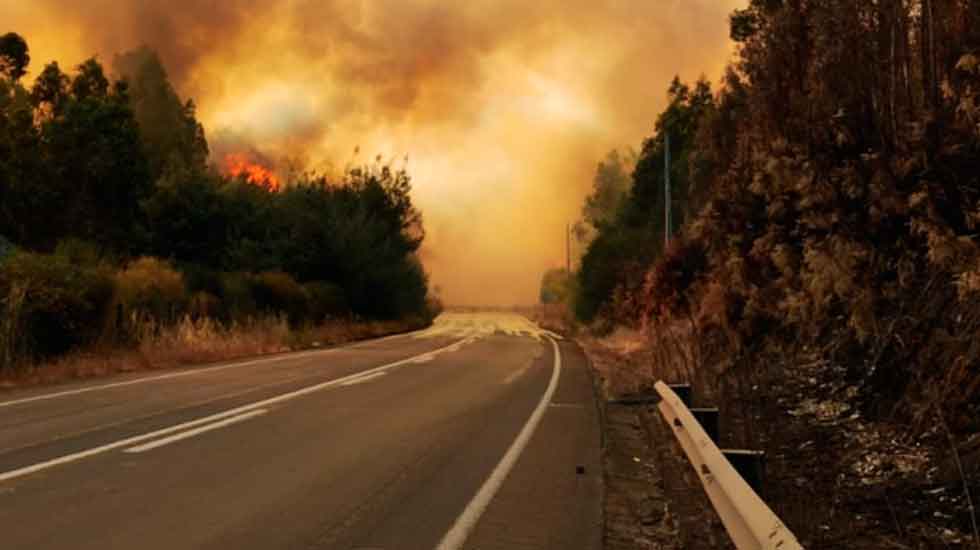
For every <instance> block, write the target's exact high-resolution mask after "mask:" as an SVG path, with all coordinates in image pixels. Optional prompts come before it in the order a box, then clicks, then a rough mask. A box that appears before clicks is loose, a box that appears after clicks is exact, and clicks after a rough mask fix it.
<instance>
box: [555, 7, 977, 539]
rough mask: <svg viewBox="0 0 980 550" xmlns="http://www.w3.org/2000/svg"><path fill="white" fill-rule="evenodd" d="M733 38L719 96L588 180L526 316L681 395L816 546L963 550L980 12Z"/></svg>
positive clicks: (904, 16)
mask: <svg viewBox="0 0 980 550" xmlns="http://www.w3.org/2000/svg"><path fill="white" fill-rule="evenodd" d="M730 31H731V38H732V40H733V41H734V42H735V43H736V45H737V49H736V54H735V56H734V59H733V61H732V62H731V63H730V65H729V66H728V69H727V71H726V73H725V75H724V77H723V79H722V81H721V82H720V83H718V84H717V85H715V86H712V85H711V84H709V83H708V82H707V81H706V80H704V79H702V80H701V81H698V82H696V83H694V84H686V83H684V82H681V81H680V80H675V81H674V82H673V83H672V84H671V85H670V87H669V89H668V90H667V97H668V107H667V108H666V109H665V110H664V111H663V112H662V114H661V115H660V116H659V118H658V119H657V120H656V121H655V125H654V131H653V134H652V135H651V136H650V137H649V138H647V139H646V140H645V141H644V143H643V144H642V147H641V149H640V152H639V154H638V156H637V158H636V159H635V160H634V159H632V158H630V156H629V155H623V154H620V153H616V152H614V153H612V154H610V156H609V157H607V158H606V159H604V160H603V161H602V162H601V163H600V164H599V166H598V170H597V172H596V176H595V178H594V184H593V191H592V194H591V195H590V196H589V198H588V199H587V201H586V204H585V205H584V207H583V212H582V221H581V222H580V224H579V226H580V227H581V228H582V229H581V230H580V231H578V232H577V234H578V235H579V236H580V238H581V239H582V242H583V244H584V245H586V246H587V248H586V251H585V253H584V254H583V256H582V258H581V261H580V263H579V264H578V265H577V266H576V269H575V271H574V272H573V273H572V274H570V275H569V274H566V273H564V270H556V271H553V272H550V273H549V274H547V275H546V276H545V279H544V281H543V283H544V285H543V287H542V301H544V302H559V301H562V300H565V303H566V304H567V307H568V309H569V310H570V311H572V312H573V313H574V315H575V317H576V318H577V319H578V321H579V322H580V323H583V324H584V325H585V326H586V327H588V328H590V329H591V331H592V332H593V333H595V334H599V335H603V334H605V335H610V334H612V333H613V332H614V331H617V330H620V329H619V327H630V328H632V329H635V330H637V331H639V332H640V333H641V334H643V335H644V338H645V342H646V347H645V350H646V351H645V353H646V355H642V356H641V357H639V358H633V359H629V360H628V361H627V362H628V363H629V364H630V365H631V367H630V368H629V369H627V370H629V372H630V375H631V376H632V378H631V379H632V380H633V382H631V383H632V384H633V387H634V389H636V388H637V387H638V388H639V389H640V390H642V389H643V387H644V385H645V384H646V385H648V384H652V382H653V381H654V380H655V378H652V379H651V378H645V377H644V376H650V375H649V374H647V375H644V374H643V373H648V372H649V371H650V368H651V367H650V366H649V365H654V367H653V369H654V374H653V376H659V377H665V378H668V379H671V378H672V379H674V380H681V381H690V382H692V383H693V384H695V387H696V392H700V393H701V394H702V395H706V396H708V399H711V400H713V403H712V404H715V403H717V404H718V405H719V406H720V407H721V408H722V410H723V414H725V415H728V416H727V417H729V418H732V419H733V420H732V423H733V424H732V425H731V427H730V428H729V430H730V432H731V433H729V437H731V438H732V439H731V440H732V441H735V442H737V443H738V444H740V445H746V446H747V448H762V449H766V450H767V451H768V452H770V453H771V454H772V455H773V456H775V457H779V458H778V459H777V460H774V461H773V462H772V463H770V468H771V475H772V478H773V479H774V481H773V482H772V486H771V491H772V492H771V493H770V495H769V496H770V501H771V502H773V503H774V506H775V508H776V509H777V510H778V511H779V512H780V513H782V514H784V516H785V517H786V518H787V521H788V522H789V523H790V524H791V526H792V527H793V528H794V529H796V530H797V533H798V534H800V535H803V536H804V538H805V539H807V540H810V541H813V542H814V547H835V548H836V547H884V546H881V545H883V544H885V542H884V541H885V540H891V541H896V540H903V541H905V542H910V541H912V544H913V546H912V547H933V545H938V544H940V543H941V542H942V543H946V544H952V543H954V542H955V541H956V540H959V539H956V538H955V536H954V535H953V534H952V533H954V532H955V530H951V529H950V527H955V528H956V529H960V530H962V531H961V532H967V533H969V532H971V531H972V532H973V537H972V538H973V539H974V542H975V543H977V544H980V532H978V530H977V528H976V525H977V522H976V516H975V513H974V511H973V510H974V509H973V507H972V504H969V502H970V496H969V492H968V491H966V492H964V491H963V489H964V488H967V487H972V488H973V489H974V490H976V488H977V487H978V485H977V481H976V480H977V477H976V473H977V471H976V464H977V463H978V462H977V460H978V457H980V446H978V445H977V443H976V442H977V441H978V437H977V436H976V434H977V433H978V432H980V414H978V413H980V346H978V342H980V241H978V235H980V230H978V229H980V2H977V1H976V0H876V1H870V2H853V1H851V0H751V2H749V3H748V6H747V7H746V8H745V9H741V10H737V11H735V12H734V13H733V14H731V17H730ZM667 136H669V147H670V155H669V156H670V157H671V159H672V162H671V165H670V168H669V174H670V181H671V190H672V201H671V204H670V205H669V208H670V210H671V212H672V218H673V223H672V225H671V227H670V230H671V231H670V233H671V235H670V236H671V239H670V241H669V244H667V239H666V237H667V231H666V227H665V225H666V224H665V211H666V210H667V206H668V205H666V204H665V191H664V184H665V158H666V157H667V155H666V154H665V153H666V151H665V147H666V146H667V143H668V140H667ZM612 336H615V334H612ZM658 369H659V370H658ZM787 407H788V411H789V412H788V413H787ZM797 418H798V420H797ZM845 426H847V428H845ZM815 442H816V446H815V447H814V446H813V445H814V443H815ZM808 446H809V449H810V450H809V451H808V450H806V449H807V448H808ZM910 457H911V458H910ZM821 476H823V477H821ZM801 479H816V480H817V481H813V482H812V483H811V482H807V484H806V485H805V486H804V487H805V488H806V490H808V491H810V493H808V494H809V495H810V496H809V497H807V504H805V505H803V506H802V508H801V507H800V503H799V499H800V497H799V494H800V491H801V490H803V489H801V486H800V485H799V483H800V481H799V480H801ZM944 480H945V481H944ZM950 480H957V481H956V482H955V483H954V484H953V486H956V487H958V488H957V489H949V488H944V487H943V486H941V484H942V483H949V482H950ZM937 484H938V485H939V486H938V488H937ZM927 490H928V491H929V492H926V491H927ZM946 491H949V493H946ZM940 493H942V494H949V495H953V496H952V497H951V498H945V497H944V498H942V499H936V498H931V497H929V496H927V495H930V494H931V495H936V494H940ZM933 501H934V502H933ZM940 501H944V502H940ZM895 503H900V504H901V507H896V506H894V504H895ZM957 503H958V504H957ZM957 506H960V509H959V511H954V509H955V508H956V507H957ZM922 510H929V511H928V512H925V513H928V514H930V515H931V516H932V517H931V522H930V518H927V517H926V516H924V515H922ZM933 510H934V512H933ZM862 518H863V519H862ZM869 518H870V519H869ZM875 518H877V519H875ZM935 518H940V519H935ZM943 518H948V521H947V519H943ZM824 522H826V523H824ZM930 523H932V525H930ZM936 524H939V525H940V526H939V527H937V526H936ZM971 525H972V527H971ZM847 533H850V535H847ZM859 533H860V534H862V535H861V536H865V535H867V537H868V538H865V539H860V540H861V541H863V542H860V543H859V542H855V541H856V540H857V539H858V538H860V537H857V535H858V534H859ZM882 533H884V534H882ZM879 535H880V537H879V538H872V537H873V536H879ZM957 536H958V535H957ZM835 537H837V538H835ZM919 537H921V538H919ZM947 539H948V540H947ZM816 541H821V542H822V543H823V546H821V545H820V544H816ZM845 541H846V542H845ZM841 544H843V545H844V546H840V545H841ZM896 544H897V543H896ZM954 545H955V544H954ZM896 547H899V546H896ZM902 547H906V546H902ZM947 547H948V546H947Z"/></svg>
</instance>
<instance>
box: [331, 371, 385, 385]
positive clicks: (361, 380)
mask: <svg viewBox="0 0 980 550" xmlns="http://www.w3.org/2000/svg"><path fill="white" fill-rule="evenodd" d="M386 374H388V373H386V372H376V373H374V374H369V375H367V376H362V377H360V378H355V379H353V380H351V381H349V382H344V383H343V384H341V386H345V387H346V386H356V385H357V384H363V383H365V382H370V381H371V380H374V379H375V378H378V377H381V376H384V375H386Z"/></svg>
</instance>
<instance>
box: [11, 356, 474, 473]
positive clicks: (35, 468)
mask: <svg viewBox="0 0 980 550" xmlns="http://www.w3.org/2000/svg"><path fill="white" fill-rule="evenodd" d="M454 345H456V344H450V345H448V346H445V347H443V348H439V349H437V350H435V351H430V352H428V353H442V352H445V351H448V350H450V349H452V348H453V346H454ZM423 355H424V354H423ZM416 358H418V356H417V355H416V356H412V357H409V358H406V359H402V360H400V361H395V362H393V363H388V364H386V365H381V366H379V367H375V368H373V369H368V370H366V371H362V372H358V373H356V374H351V375H349V376H344V377H341V378H337V379H334V380H329V381H327V382H322V383H320V384H316V385H313V386H308V387H306V388H301V389H299V390H296V391H291V392H289V393H284V394H282V395H278V396H276V397H270V398H269V399H263V400H262V401H256V402H255V403H251V404H248V405H242V406H241V407H235V408H234V409H230V410H227V411H224V412H220V413H216V414H212V415H209V416H205V417H203V418H198V419H197V420H191V421H189V422H184V423H182V424H177V425H175V426H170V427H169V428H163V429H160V430H156V431H153V432H149V433H145V434H142V435H137V436H133V437H128V438H126V439H122V440H119V441H115V442H113V443H107V444H105V445H101V446H99V447H94V448H92V449H87V450H84V451H79V452H77V453H72V454H69V455H64V456H60V457H57V458H52V459H51V460H46V461H44V462H38V463H37V464H32V465H30V466H24V467H22V468H17V469H16V470H10V471H7V472H3V473H0V483H2V482H4V481H8V480H11V479H15V478H18V477H23V476H26V475H29V474H33V473H36V472H40V471H42V470H47V469H48V468H53V467H55V466H61V465H64V464H68V463H71V462H75V461H78V460H82V459H85V458H89V457H91V456H95V455H98V454H102V453H105V452H108V451H112V450H115V449H119V448H124V447H129V446H131V445H135V444H137V443H142V442H143V441H148V440H151V439H156V438H158V437H160V436H163V435H169V434H172V433H175V432H180V431H183V430H186V429H187V428H194V427H197V426H201V425H203V424H209V423H212V422H215V421H217V420H223V419H225V418H230V417H233V416H238V415H241V414H242V413H247V412H251V411H254V410H256V409H261V408H265V407H268V406H270V405H275V404H277V403H282V402H284V401H288V400H290V399H295V398H297V397H301V396H304V395H308V394H311V393H314V392H318V391H320V390H324V389H327V388H331V387H334V386H339V385H341V384H344V383H345V382H350V381H351V380H354V379H357V378H362V377H364V376H367V375H369V374H374V373H378V372H385V371H388V370H392V369H395V368H398V367H401V366H403V365H407V364H409V363H411V362H412V361H413V360H414V359H416Z"/></svg>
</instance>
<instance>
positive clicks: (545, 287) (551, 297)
mask: <svg viewBox="0 0 980 550" xmlns="http://www.w3.org/2000/svg"><path fill="white" fill-rule="evenodd" d="M574 287H575V283H574V279H573V278H572V277H571V276H570V275H569V273H568V272H567V271H566V270H564V269H550V270H548V271H547V272H545V274H544V277H542V278H541V303H542V304H563V303H564V304H568V303H571V300H572V298H573V296H574V293H575V288H574Z"/></svg>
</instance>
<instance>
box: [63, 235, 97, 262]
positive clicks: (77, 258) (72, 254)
mask: <svg viewBox="0 0 980 550" xmlns="http://www.w3.org/2000/svg"><path fill="white" fill-rule="evenodd" d="M54 254H55V256H61V257H62V258H64V259H65V260H66V261H67V262H68V263H70V264H74V265H85V266H96V265H98V264H99V262H100V260H101V254H100V253H99V247H98V246H96V245H95V244H94V243H91V242H89V241H83V240H81V239H74V238H69V239H64V240H62V241H60V242H58V246H57V247H55V250H54Z"/></svg>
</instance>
